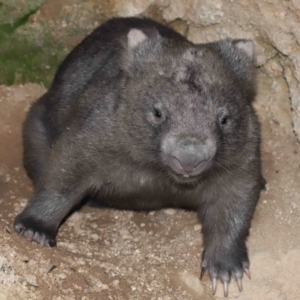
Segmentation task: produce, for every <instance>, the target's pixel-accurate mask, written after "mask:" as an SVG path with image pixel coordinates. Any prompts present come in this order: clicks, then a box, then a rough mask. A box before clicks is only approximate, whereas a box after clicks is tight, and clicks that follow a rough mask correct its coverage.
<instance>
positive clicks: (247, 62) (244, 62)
mask: <svg viewBox="0 0 300 300" xmlns="http://www.w3.org/2000/svg"><path fill="white" fill-rule="evenodd" d="M213 44H214V45H215V49H216V50H217V51H218V52H219V54H220V55H221V57H222V58H223V59H224V60H225V63H226V64H227V66H228V67H229V68H230V69H231V70H232V71H233V73H234V74H235V75H236V78H237V79H238V80H239V81H240V84H241V85H243V90H245V92H246V93H247V95H246V96H247V98H248V99H249V100H250V101H252V100H253V99H254V95H255V72H254V44H253V42H252V41H251V40H244V39H238V40H231V39H226V40H221V41H219V42H215V43H213Z"/></svg>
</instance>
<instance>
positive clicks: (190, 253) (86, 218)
mask: <svg viewBox="0 0 300 300" xmlns="http://www.w3.org/2000/svg"><path fill="white" fill-rule="evenodd" d="M273 69H274V68H273ZM258 79H259V82H260V84H259V93H258V98H257V101H256V103H255V107H256V109H257V112H258V114H259V116H260V120H261V123H262V160H263V173H264V176H265V178H266V179H267V182H268V184H267V190H266V192H263V193H262V194H261V198H260V200H259V204H258V206H257V209H256V213H255V216H254V219H253V222H252V228H251V234H250V237H249V239H248V248H249V253H250V260H251V269H250V270H251V275H252V279H251V280H249V279H248V278H245V279H244V280H243V285H244V291H243V292H242V293H239V292H238V289H237V286H236V284H235V282H234V281H233V282H232V283H231V284H230V288H229V297H228V299H241V300H243V299H245V300H251V299H253V300H260V299H261V300H267V299H270V300H275V299H276V300H292V299H299V292H300V288H299V282H300V234H299V232H300V200H299V198H300V185H299V182H300V181H299V168H300V155H299V151H300V149H299V144H298V143H297V142H296V140H295V137H294V135H293V133H292V130H291V129H289V126H290V124H289V123H290V121H289V120H290V118H289V117H290V116H289V115H288V114H289V111H288V110H284V109H283V110H280V111H278V113H274V109H276V106H275V105H274V106H272V99H274V98H276V97H277V98H278V97H280V89H277V88H276V87H278V86H280V82H278V81H276V79H272V80H271V79H270V76H268V74H267V72H260V75H259V78H258ZM43 92H45V89H44V88H43V87H41V86H40V85H37V84H30V83H28V84H26V85H14V86H11V87H7V86H0V229H1V230H0V240H1V243H0V300H4V299H5V300H13V299H55V300H58V299H66V300H67V299H101V300H102V299H122V300H124V299H130V300H133V299H137V300H143V299H147V300H150V299H151V300H152V299H153V300H158V299H160V300H171V299H181V300H189V299H191V300H192V299H201V300H202V299H203V300H206V299H222V298H223V293H222V287H221V284H220V283H219V287H218V290H217V293H216V295H215V296H214V297H213V296H212V295H211V284H210V281H209V278H208V276H207V275H206V276H205V277H204V279H203V281H201V282H200V281H199V280H198V277H199V265H200V254H201V251H202V249H201V243H202V241H201V235H200V229H201V227H200V225H199V223H198V221H197V218H196V215H195V213H191V212H186V211H182V210H173V209H166V210H162V211H156V212H151V213H149V214H144V213H133V212H128V211H126V212H125V211H117V210H106V209H95V208H91V207H84V208H83V209H82V210H81V211H78V212H75V213H74V214H73V215H72V216H71V217H70V218H69V219H67V221H66V222H65V223H64V224H63V225H62V227H61V229H60V231H59V233H58V237H57V239H58V244H57V247H56V248H41V247H40V246H38V245H36V244H31V243H29V242H28V241H26V240H24V239H21V238H20V237H18V236H17V234H16V233H15V232H14V229H13V226H12V223H13V219H14V217H15V215H16V214H17V213H19V212H20V211H21V210H22V209H23V207H24V206H25V205H26V202H27V201H28V199H29V197H30V195H31V193H32V186H31V183H30V181H29V180H28V178H27V177H26V175H25V172H24V170H23V167H22V162H21V159H22V158H21V157H22V145H21V135H20V130H21V123H22V121H23V119H24V116H25V113H26V111H27V110H28V107H29V105H30V103H31V102H32V101H33V100H34V99H36V98H37V97H38V96H39V95H41V94H42V93H43ZM284 100H285V101H286V102H287V103H288V101H287V99H284ZM274 116H277V117H274ZM284 123H286V124H284ZM290 128H291V126H290Z"/></svg>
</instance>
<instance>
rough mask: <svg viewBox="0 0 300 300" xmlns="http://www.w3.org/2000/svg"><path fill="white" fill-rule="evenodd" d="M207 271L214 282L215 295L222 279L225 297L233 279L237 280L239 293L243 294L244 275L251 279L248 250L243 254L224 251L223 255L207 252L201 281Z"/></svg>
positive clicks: (204, 256)
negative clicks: (218, 283)
mask: <svg viewBox="0 0 300 300" xmlns="http://www.w3.org/2000/svg"><path fill="white" fill-rule="evenodd" d="M206 270H208V273H209V277H210V279H211V281H212V292H213V294H215V293H216V290H217V280H218V279H220V280H221V282H222V283H223V289H224V296H225V297H227V296H228V284H229V282H230V280H231V277H233V278H234V279H235V280H236V282H237V285H238V288H239V291H240V292H241V291H242V290H243V286H242V278H243V273H244V272H245V273H246V275H247V276H248V277H249V279H250V272H249V260H248V255H247V250H246V249H245V251H243V254H241V253H238V251H232V252H231V253H228V252H227V253H226V251H224V252H223V253H222V254H220V253H218V254H217V253H208V252H207V253H206V251H204V253H203V256H202V264H201V275H200V279H202V277H203V275H204V273H205V271H206Z"/></svg>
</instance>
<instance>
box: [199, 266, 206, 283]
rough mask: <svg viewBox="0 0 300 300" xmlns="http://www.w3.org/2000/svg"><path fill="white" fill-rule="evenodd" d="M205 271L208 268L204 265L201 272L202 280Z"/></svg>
mask: <svg viewBox="0 0 300 300" xmlns="http://www.w3.org/2000/svg"><path fill="white" fill-rule="evenodd" d="M205 271H206V268H205V267H202V268H201V273H200V280H202V277H203V275H204V273H205Z"/></svg>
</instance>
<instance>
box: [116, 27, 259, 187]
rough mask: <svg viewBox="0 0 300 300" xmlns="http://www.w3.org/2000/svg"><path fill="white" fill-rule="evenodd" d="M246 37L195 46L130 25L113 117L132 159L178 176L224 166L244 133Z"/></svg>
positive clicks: (190, 178)
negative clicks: (121, 86)
mask: <svg viewBox="0 0 300 300" xmlns="http://www.w3.org/2000/svg"><path fill="white" fill-rule="evenodd" d="M253 51H254V50H253V43H252V42H251V41H249V40H223V41H219V42H215V43H210V44H203V45H194V44H191V43H189V42H186V43H184V42H182V41H181V42H178V43H177V41H176V40H171V39H166V38H163V37H161V36H160V35H159V33H158V32H157V31H152V32H150V33H149V32H148V33H147V34H146V33H144V32H142V31H140V30H137V29H132V30H131V31H130V32H129V33H128V36H127V44H126V49H125V50H124V58H123V68H124V71H125V73H126V74H127V75H126V83H125V84H124V90H123V91H122V96H121V97H122V99H121V101H120V104H119V107H118V110H117V118H118V122H119V124H120V127H122V130H123V131H122V137H123V138H124V140H123V141H124V144H125V145H126V151H128V154H129V155H130V156H131V159H133V160H134V161H135V163H136V164H137V165H143V166H146V167H148V168H152V169H156V170H157V171H159V173H158V174H160V175H162V176H166V177H167V178H171V179H173V180H175V181H176V182H178V183H196V182H197V181H198V180H199V177H201V176H206V175H207V174H209V172H210V171H212V170H214V169H216V168H221V169H222V168H223V169H226V168H228V167H230V165H231V164H233V163H235V162H236V161H237V160H236V158H237V157H238V156H240V155H241V152H242V149H243V147H244V145H245V143H246V142H247V141H248V140H249V139H250V138H251V134H252V133H251V131H254V129H253V128H252V127H251V126H252V125H251V120H252V118H253V112H252V109H251V105H250V104H251V101H252V100H253V97H254V90H255V88H254V76H253V62H252V61H253Z"/></svg>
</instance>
